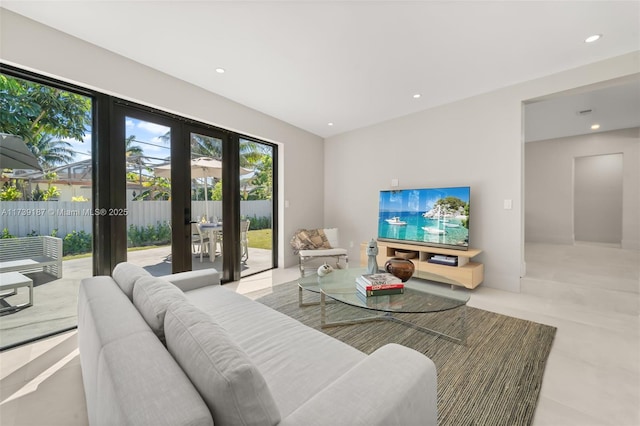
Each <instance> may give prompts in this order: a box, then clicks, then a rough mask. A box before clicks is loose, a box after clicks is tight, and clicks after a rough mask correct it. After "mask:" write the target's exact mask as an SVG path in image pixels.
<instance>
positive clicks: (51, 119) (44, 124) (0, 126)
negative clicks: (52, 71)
mask: <svg viewBox="0 0 640 426" xmlns="http://www.w3.org/2000/svg"><path fill="white" fill-rule="evenodd" d="M90 125H91V99H90V98H87V97H85V96H81V95H77V94H74V93H70V92H67V91H64V90H60V89H56V88H54V87H50V86H43V85H41V84H38V83H34V82H30V81H26V80H22V79H18V78H13V77H9V76H6V75H2V74H0V131H1V132H3V133H9V134H13V135H18V136H22V137H23V138H24V139H25V141H27V142H28V143H31V142H32V141H35V140H36V139H37V138H36V137H37V136H40V135H51V136H53V137H56V138H72V139H76V140H78V141H82V140H83V138H84V134H85V131H86V128H87V127H88V126H90Z"/></svg>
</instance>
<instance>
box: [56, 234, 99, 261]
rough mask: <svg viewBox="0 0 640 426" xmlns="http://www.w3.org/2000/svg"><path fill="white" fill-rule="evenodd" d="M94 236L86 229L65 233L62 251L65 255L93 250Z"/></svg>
mask: <svg viewBox="0 0 640 426" xmlns="http://www.w3.org/2000/svg"><path fill="white" fill-rule="evenodd" d="M91 247H92V238H91V234H87V233H86V232H84V231H80V232H78V231H72V232H71V233H70V234H67V235H65V237H64V240H63V241H62V253H63V255H64V256H67V255H70V254H81V253H89V252H91Z"/></svg>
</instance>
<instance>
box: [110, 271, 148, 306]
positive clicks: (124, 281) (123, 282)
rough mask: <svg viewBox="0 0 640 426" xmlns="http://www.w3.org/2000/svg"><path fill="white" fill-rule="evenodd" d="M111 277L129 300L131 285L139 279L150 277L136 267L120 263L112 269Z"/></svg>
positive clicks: (131, 291)
mask: <svg viewBox="0 0 640 426" xmlns="http://www.w3.org/2000/svg"><path fill="white" fill-rule="evenodd" d="M111 276H112V277H113V280H114V281H115V282H116V283H118V287H120V289H121V290H122V291H123V292H124V294H126V295H127V297H128V298H129V300H133V285H134V284H135V282H136V280H137V279H138V278H140V277H150V276H151V274H150V273H148V272H147V271H146V270H145V269H143V268H142V267H140V266H138V265H134V264H132V263H128V262H121V263H118V264H117V265H116V267H115V268H113V273H112V274H111Z"/></svg>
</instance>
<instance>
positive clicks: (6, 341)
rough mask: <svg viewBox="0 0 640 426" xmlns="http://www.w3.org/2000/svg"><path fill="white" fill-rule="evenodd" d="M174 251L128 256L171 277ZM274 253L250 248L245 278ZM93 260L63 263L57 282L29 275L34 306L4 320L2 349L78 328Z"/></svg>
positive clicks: (218, 265) (218, 262) (0, 320)
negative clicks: (82, 288)
mask: <svg viewBox="0 0 640 426" xmlns="http://www.w3.org/2000/svg"><path fill="white" fill-rule="evenodd" d="M170 254H171V248H170V247H169V246H166V247H158V248H152V249H148V250H137V251H131V252H129V253H128V261H129V262H132V263H135V264H136V265H140V266H142V267H143V268H145V269H146V270H147V271H149V273H151V274H152V275H154V276H161V275H168V274H170V273H171V256H170ZM271 255H272V252H271V250H263V249H255V248H249V259H248V260H247V262H246V264H245V265H243V270H242V275H243V276H246V275H248V274H252V273H254V272H261V271H264V270H267V269H270V268H271ZM212 267H213V268H215V269H217V270H222V258H221V257H219V256H218V257H216V258H215V261H214V262H210V261H209V258H206V257H205V258H204V259H203V262H202V263H200V258H199V257H196V256H194V258H193V269H194V270H200V269H208V268H212ZM91 271H92V258H91V257H87V258H82V259H72V260H65V261H63V262H62V278H60V279H56V278H55V277H52V276H51V275H48V274H45V273H43V272H37V273H32V274H25V275H27V276H28V277H29V278H31V279H32V280H33V283H34V289H33V293H34V294H33V301H34V303H33V306H31V307H28V308H25V309H21V310H19V311H14V312H6V313H3V315H2V316H0V349H2V348H4V347H6V346H10V345H13V344H16V343H19V342H22V341H25V340H29V339H33V338H36V337H40V336H45V335H48V334H50V333H54V332H57V331H59V330H64V329H68V328H70V327H75V326H76V325H77V304H78V289H79V286H80V280H82V279H83V278H86V277H88V276H90V275H91ZM26 300H28V293H27V291H26V288H23V289H20V290H19V291H18V294H17V295H15V296H10V297H7V298H6V301H7V302H8V303H10V304H12V305H15V304H18V303H22V302H23V301H26Z"/></svg>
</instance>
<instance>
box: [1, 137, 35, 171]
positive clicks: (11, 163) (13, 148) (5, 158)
mask: <svg viewBox="0 0 640 426" xmlns="http://www.w3.org/2000/svg"><path fill="white" fill-rule="evenodd" d="M0 168H1V169H14V170H15V169H29V170H42V167H41V166H40V164H38V159H37V158H36V156H35V155H33V153H32V152H31V151H30V150H29V148H28V147H27V145H26V144H25V143H24V141H23V140H22V138H21V137H20V136H15V135H8V134H6V133H0Z"/></svg>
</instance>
